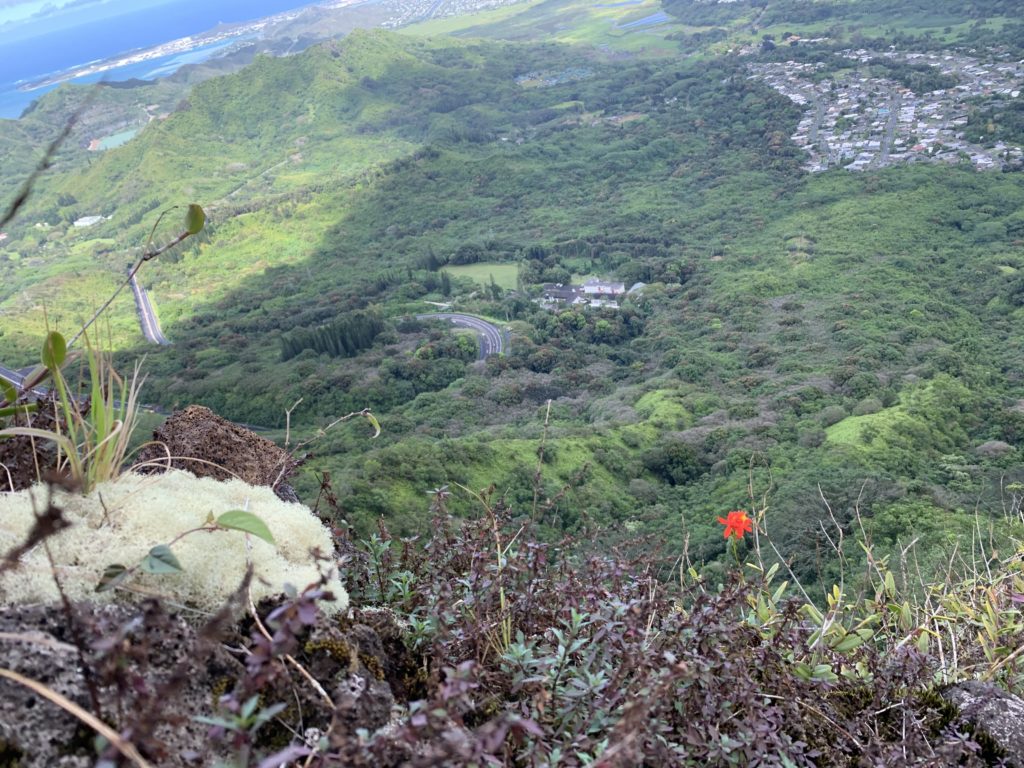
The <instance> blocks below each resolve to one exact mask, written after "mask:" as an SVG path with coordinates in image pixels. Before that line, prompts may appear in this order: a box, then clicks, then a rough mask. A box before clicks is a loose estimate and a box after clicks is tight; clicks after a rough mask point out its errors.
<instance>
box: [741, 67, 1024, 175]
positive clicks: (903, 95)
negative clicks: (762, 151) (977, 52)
mask: <svg viewBox="0 0 1024 768" xmlns="http://www.w3.org/2000/svg"><path fill="white" fill-rule="evenodd" d="M841 55H843V56H845V57H846V58H849V59H852V60H854V61H856V62H858V63H859V64H862V65H867V64H868V63H869V62H870V61H872V60H877V59H882V58H888V59H891V60H894V61H898V62H903V63H907V64H927V65H929V66H932V67H936V68H938V70H939V71H940V72H941V73H942V74H944V75H949V76H952V77H953V78H955V79H956V82H957V84H956V85H955V86H953V87H951V88H946V89H943V90H936V91H930V92H928V93H921V94H918V93H914V92H913V91H912V90H910V89H909V88H907V87H905V86H903V85H901V84H899V83H897V82H895V81H894V80H890V79H886V78H880V77H871V76H868V75H866V74H863V73H857V74H853V75H845V76H843V77H840V78H835V79H834V78H831V77H825V78H820V77H817V78H816V77H815V74H816V73H817V72H818V71H819V70H821V69H822V67H823V66H824V65H822V64H810V63H800V62H795V61H787V62H782V63H769V64H751V65H750V67H749V71H750V72H751V75H750V77H751V78H756V79H760V80H762V81H764V82H765V83H767V84H768V85H769V86H771V87H772V88H774V89H775V90H777V91H778V92H779V93H781V94H783V95H784V96H786V97H788V98H789V99H791V100H792V101H793V102H795V103H797V104H800V105H801V106H805V107H806V108H807V111H806V113H805V114H804V117H803V119H802V120H801V121H800V123H799V125H798V126H797V130H796V133H794V134H793V136H792V137H791V138H792V140H793V141H794V142H796V143H797V144H798V145H799V146H800V147H801V148H803V149H804V150H805V151H806V152H807V154H808V156H809V157H808V161H807V164H806V166H805V168H806V169H807V170H809V171H811V172H817V171H824V170H827V169H828V168H833V167H836V166H843V167H845V168H847V169H848V170H851V171H862V170H867V169H873V168H881V167H884V166H887V165H893V164H896V163H911V162H948V163H959V162H970V163H971V164H972V165H973V166H974V167H975V168H977V169H978V170H993V169H1001V168H1002V167H1003V166H1005V165H1006V164H1007V163H1009V162H1020V161H1021V159H1022V150H1021V148H1020V147H1019V146H1013V145H1009V144H1006V143H1004V142H994V143H992V144H990V145H986V146H982V145H981V144H978V143H976V141H977V139H978V138H980V137H973V138H974V139H975V141H971V139H972V137H971V136H967V135H965V128H966V126H967V123H968V119H967V113H968V108H969V104H968V102H971V106H978V105H983V104H984V103H985V101H986V100H993V99H998V98H1002V99H1017V98H1020V94H1021V90H1022V84H1024V61H1018V62H998V61H996V62H982V61H981V60H979V59H976V58H972V57H970V56H965V55H958V54H951V53H903V52H895V51H889V52H877V51H867V50H851V51H844V52H843V53H842V54H841Z"/></svg>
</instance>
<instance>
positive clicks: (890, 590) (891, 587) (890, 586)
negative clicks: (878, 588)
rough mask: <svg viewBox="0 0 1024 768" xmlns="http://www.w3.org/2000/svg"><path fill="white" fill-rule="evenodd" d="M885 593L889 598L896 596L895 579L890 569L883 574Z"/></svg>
mask: <svg viewBox="0 0 1024 768" xmlns="http://www.w3.org/2000/svg"><path fill="white" fill-rule="evenodd" d="M885 594H887V595H888V596H889V597H890V598H895V597H896V579H895V578H894V577H893V575H892V571H887V572H886V574H885Z"/></svg>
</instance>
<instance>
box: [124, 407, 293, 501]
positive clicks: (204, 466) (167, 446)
mask: <svg viewBox="0 0 1024 768" xmlns="http://www.w3.org/2000/svg"><path fill="white" fill-rule="evenodd" d="M153 440H154V443H153V444H150V445H147V446H146V447H145V448H143V450H142V451H141V452H140V453H139V458H138V460H137V462H136V466H138V465H140V464H148V466H146V467H143V468H140V469H139V471H142V472H146V471H150V472H153V471H161V469H162V468H165V467H173V468H175V469H185V470H188V471H189V472H191V473H192V474H194V475H196V476H197V477H212V478H214V479H215V480H227V479H229V478H232V477H238V478H241V479H242V480H244V481H245V482H247V483H249V484H250V485H266V486H270V487H271V488H273V489H274V492H275V493H276V494H277V495H278V497H279V498H281V499H284V500H285V501H298V499H297V497H296V496H295V491H294V490H292V488H291V486H289V485H287V484H286V483H285V482H284V481H285V479H286V478H287V477H288V476H290V475H291V474H292V473H293V472H294V471H295V468H296V467H297V466H298V463H297V462H296V461H295V459H294V458H292V456H291V455H290V454H289V453H288V452H287V451H285V450H283V449H281V448H279V447H278V446H277V445H275V444H274V443H273V442H271V441H270V440H267V439H266V438H265V437H261V436H260V435H257V434H256V433H255V432H253V431H252V430H251V429H247V428H245V427H242V426H239V425H238V424H234V423H232V422H230V421H228V420H227V419H225V418H222V417H220V416H218V415H217V414H215V413H214V412H213V411H211V410H210V409H209V408H204V407H203V406H201V405H190V406H188V407H187V408H185V409H184V410H181V411H176V412H175V413H173V414H172V415H171V416H170V418H168V419H167V421H165V422H164V423H163V424H162V425H160V426H159V427H157V428H156V429H155V430H154V431H153Z"/></svg>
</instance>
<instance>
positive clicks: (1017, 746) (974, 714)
mask: <svg viewBox="0 0 1024 768" xmlns="http://www.w3.org/2000/svg"><path fill="white" fill-rule="evenodd" d="M942 697H943V698H944V699H946V700H947V701H949V702H951V703H953V704H954V705H956V707H957V709H958V710H959V712H960V718H961V720H962V721H963V722H966V723H969V724H970V725H971V726H973V727H974V731H975V740H979V739H981V740H984V737H985V736H987V737H989V738H991V740H992V741H993V742H995V744H996V745H997V746H998V747H999V748H1001V749H1002V751H1003V752H1004V753H1005V755H1006V758H1005V759H1006V763H1005V764H1006V765H1009V766H1016V768H1024V699H1021V698H1020V697H1019V696H1014V695H1013V694H1011V693H1007V692H1006V691H1004V690H1003V689H1002V688H1000V687H999V686H997V685H993V684H992V683H984V682H981V681H980V680H969V681H967V682H963V683H956V684H955V685H951V686H949V687H948V688H946V689H945V690H944V691H942Z"/></svg>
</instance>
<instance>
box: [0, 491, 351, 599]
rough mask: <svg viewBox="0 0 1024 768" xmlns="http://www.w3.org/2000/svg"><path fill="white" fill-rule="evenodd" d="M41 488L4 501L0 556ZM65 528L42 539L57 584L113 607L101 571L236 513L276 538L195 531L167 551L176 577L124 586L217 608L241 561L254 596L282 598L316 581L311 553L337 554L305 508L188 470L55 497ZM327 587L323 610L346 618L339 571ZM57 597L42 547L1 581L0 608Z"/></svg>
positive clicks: (24, 527)
mask: <svg viewBox="0 0 1024 768" xmlns="http://www.w3.org/2000/svg"><path fill="white" fill-rule="evenodd" d="M47 493H48V491H47V489H46V488H44V487H41V486H37V487H35V488H32V489H29V490H26V491H19V492H17V493H6V494H0V552H6V551H9V550H11V549H12V548H13V547H15V546H17V545H18V544H20V543H21V542H23V541H24V540H25V538H26V536H27V535H28V532H29V530H30V529H31V528H32V525H33V523H34V522H35V512H36V511H37V510H40V509H41V507H44V506H45V504H46V499H47ZM54 502H55V503H56V505H57V506H59V507H61V508H62V509H63V510H64V515H65V517H66V518H67V519H68V520H69V521H70V522H71V524H72V525H71V527H70V528H68V529H67V530H64V531H62V532H61V533H59V534H57V535H55V536H52V537H51V538H49V539H47V543H48V545H49V548H50V552H51V553H52V555H53V559H54V563H55V565H56V567H57V575H58V577H59V579H60V582H61V586H62V588H63V589H64V592H65V594H67V595H68V596H69V597H70V598H71V599H73V600H82V599H89V600H110V599H115V596H116V595H124V594H125V593H124V591H123V590H115V591H113V592H109V591H108V592H102V593H97V592H96V591H95V588H96V585H97V584H98V583H99V581H100V578H101V576H102V575H103V572H104V569H105V568H106V567H107V566H109V565H111V564H114V563H118V564H121V565H124V566H127V567H131V566H134V565H135V564H137V563H139V562H140V561H141V560H142V559H143V558H144V557H145V556H146V554H147V553H148V552H149V550H150V548H151V547H154V546H156V545H158V544H168V543H170V542H171V541H172V540H173V539H175V537H177V536H178V535H179V534H181V533H184V532H185V531H188V530H190V529H193V528H199V527H202V526H203V525H204V524H206V523H207V522H208V520H209V519H210V516H211V515H212V517H213V518H216V517H217V516H219V515H221V514H223V513H225V512H228V511H229V510H233V509H244V510H246V511H248V512H251V513H252V514H254V515H256V516H258V517H259V518H260V519H262V520H263V522H265V523H266V524H267V526H268V528H269V529H270V532H271V533H272V534H273V538H274V541H275V544H274V545H271V544H269V543H267V542H265V541H263V540H261V539H260V538H258V537H256V536H251V535H247V534H245V533H243V532H241V531H237V530H218V531H213V532H207V531H200V532H197V533H192V534H189V535H188V536H185V537H184V538H182V539H181V540H180V541H178V542H176V543H175V544H174V545H173V552H174V554H175V555H176V556H177V558H178V561H179V562H180V563H181V567H182V569H183V571H182V572H180V573H169V574H159V575H153V574H145V573H142V572H141V571H136V572H135V573H133V574H132V575H131V576H130V578H129V580H128V581H127V582H126V585H125V586H127V587H129V588H131V587H135V588H138V590H139V591H145V592H146V593H155V594H159V595H161V596H164V597H166V598H168V599H170V600H171V601H173V602H177V603H182V604H186V605H191V606H194V607H196V608H199V609H202V610H216V609H217V608H219V607H220V606H221V605H222V604H223V603H224V601H225V600H226V599H227V598H228V597H229V596H230V595H231V594H232V592H233V591H234V590H235V589H236V588H237V587H238V585H239V583H240V582H241V579H242V576H243V575H244V573H245V569H246V565H247V563H249V562H251V563H252V565H253V568H254V577H253V582H252V597H253V599H254V600H257V601H258V600H260V599H261V598H264V597H272V596H278V595H280V594H282V593H283V592H284V585H285V584H291V585H293V586H294V587H296V588H297V589H299V590H301V589H302V588H304V587H305V586H306V585H308V584H311V583H313V582H315V581H317V580H318V579H319V578H320V569H321V568H326V567H328V566H330V565H331V563H330V562H323V563H320V564H319V567H318V563H317V562H316V560H315V559H314V557H313V556H312V554H311V553H312V552H314V551H319V552H320V553H322V554H323V555H324V556H326V557H328V558H330V555H331V553H332V552H333V550H334V547H333V544H332V542H331V536H330V533H329V531H328V530H327V527H326V526H325V525H324V524H323V523H322V522H321V521H320V520H319V519H317V517H316V516H315V515H314V514H313V512H312V511H311V510H310V509H309V508H308V507H306V506H304V505H302V504H289V503H286V502H283V501H281V500H280V499H278V498H277V496H275V495H274V492H273V491H272V490H271V489H270V488H268V487H265V486H252V485H248V484H246V483H243V482H242V481H240V480H230V481H226V482H225V481H218V480H212V479H209V478H197V477H195V476H193V475H191V474H189V473H188V472H181V471H171V472H167V473H164V474H161V475H137V474H125V475H122V476H121V477H119V478H118V479H117V480H114V481H111V482H105V483H101V484H99V485H98V486H97V487H96V488H95V489H94V490H93V491H92V492H91V493H89V494H88V495H87V496H81V495H76V494H72V493H64V492H58V493H57V495H56V496H55V498H54ZM327 586H328V589H330V591H331V592H332V593H333V594H334V595H335V597H336V598H337V599H336V601H335V602H334V603H324V604H322V605H323V607H324V608H325V610H327V611H329V612H336V611H344V610H345V609H346V608H347V607H348V594H347V593H346V592H345V589H344V587H343V586H342V585H341V582H340V580H339V579H338V577H337V574H336V572H335V573H334V574H333V575H332V577H331V580H330V582H329V583H328V585H327ZM59 599H60V595H59V593H58V591H57V587H56V584H55V583H54V579H53V576H52V575H51V569H50V564H49V562H48V560H47V556H46V552H45V551H44V549H43V546H42V545H37V546H36V547H35V548H34V549H32V550H31V551H29V552H28V553H26V554H25V555H24V556H23V557H22V558H21V560H20V561H19V566H18V567H17V568H15V569H13V570H9V571H7V572H6V573H3V574H0V601H2V602H4V603H7V604H12V603H15V604H26V603H51V602H55V601H57V600H59Z"/></svg>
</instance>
